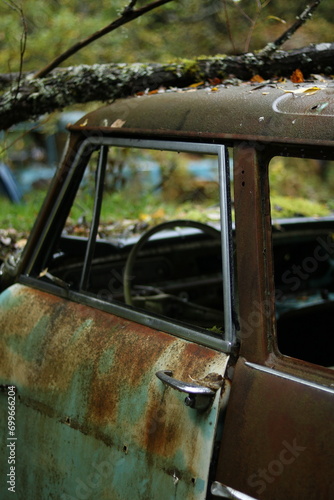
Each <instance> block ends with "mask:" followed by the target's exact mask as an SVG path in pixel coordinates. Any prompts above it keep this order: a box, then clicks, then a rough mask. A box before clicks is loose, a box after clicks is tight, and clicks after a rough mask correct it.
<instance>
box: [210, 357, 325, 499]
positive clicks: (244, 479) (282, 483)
mask: <svg viewBox="0 0 334 500" xmlns="http://www.w3.org/2000/svg"><path fill="white" fill-rule="evenodd" d="M233 384H234V389H233V385H232V391H231V397H230V401H229V407H228V410H227V416H226V421H225V433H224V436H223V441H222V448H221V456H220V463H219V469H218V478H217V479H218V481H220V482H222V483H224V484H227V485H228V486H230V487H232V488H235V489H236V490H239V491H242V492H244V493H247V494H248V495H251V496H253V497H255V498H259V499H270V500H276V499H299V498H305V499H306V498H307V499H308V500H311V499H312V500H318V499H323V500H327V499H329V498H334V476H333V463H334V427H333V408H334V405H333V397H334V388H333V386H332V388H330V387H331V386H330V384H328V383H327V387H326V386H324V385H320V384H319V386H318V387H317V386H316V385H314V384H308V383H307V382H306V381H305V380H303V379H302V378H300V379H298V378H297V377H296V378H293V377H290V378H289V376H288V375H284V376H282V372H280V370H279V368H278V369H277V370H271V369H268V370H267V371H264V370H263V369H262V367H261V366H258V367H257V366H256V365H255V366H252V365H251V364H248V363H245V361H244V360H243V358H240V359H239V361H238V364H237V366H236V370H235V375H234V379H233ZM236 471H241V473H239V474H236Z"/></svg>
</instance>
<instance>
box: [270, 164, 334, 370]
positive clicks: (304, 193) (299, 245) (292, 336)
mask: <svg viewBox="0 0 334 500" xmlns="http://www.w3.org/2000/svg"><path fill="white" fill-rule="evenodd" d="M269 176H270V187H271V214H272V219H273V247H274V267H275V287H276V317H277V342H278V348H279V350H280V351H281V352H282V354H285V355H288V356H291V357H294V358H299V359H302V360H304V361H309V362H311V363H315V364H318V365H322V366H327V367H334V217H333V215H334V201H333V200H334V164H333V162H332V161H324V160H316V159H307V158H283V157H276V158H274V159H273V160H272V161H271V163H270V165H269Z"/></svg>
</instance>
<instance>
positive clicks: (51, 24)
mask: <svg viewBox="0 0 334 500" xmlns="http://www.w3.org/2000/svg"><path fill="white" fill-rule="evenodd" d="M128 3H129V0H128V1H124V0H113V1H112V2H110V0H100V1H99V2H96V1H92V0H86V1H84V2H82V0H48V1H47V2H46V1H45V0H24V2H22V3H20V0H10V1H8V0H1V1H0V68H1V69H0V72H2V73H5V72H9V71H18V69H19V62H20V57H19V53H20V39H21V34H22V19H21V16H20V13H19V12H18V10H17V7H19V6H20V5H21V7H22V10H23V15H24V18H25V22H26V28H27V46H26V51H25V55H24V66H23V69H24V70H26V71H27V70H37V69H39V68H41V67H43V66H44V65H45V64H47V63H48V62H49V61H50V60H52V59H53V58H54V57H55V56H57V55H59V54H60V53H61V52H63V51H64V50H65V49H67V48H68V47H70V46H71V45H73V44H74V43H75V42H77V41H78V40H81V39H82V38H84V37H86V36H88V35H89V34H91V33H93V32H95V31H97V30H99V29H100V28H102V27H104V26H105V25H107V24H109V23H110V22H112V21H113V20H114V19H115V18H116V17H118V16H119V15H120V13H121V12H122V10H123V9H124V8H125V7H126V6H127V4H128ZM145 3H147V2H143V1H142V0H140V1H139V2H138V6H141V5H143V4H145ZM306 4H307V2H306V1H305V0H295V1H294V2H291V1H290V0H271V1H270V0H239V1H237V0H183V1H182V2H181V1H180V0H179V1H174V2H171V3H169V4H166V5H164V6H162V7H159V8H158V9H156V10H154V11H152V12H151V13H148V14H146V15H144V16H143V17H141V18H139V19H137V20H135V21H132V22H131V23H129V24H128V25H126V26H124V27H122V28H120V29H118V30H116V31H115V32H113V33H111V34H110V35H107V36H105V37H103V38H102V39H100V40H98V41H97V42H95V43H93V44H92V45H90V46H88V47H86V48H85V49H83V50H82V51H80V52H79V53H78V54H76V55H75V56H73V57H72V58H71V59H70V60H68V61H67V62H66V63H65V65H67V66H68V65H77V64H94V63H100V64H101V63H109V62H115V63H117V62H127V63H132V62H168V61H171V60H175V59H177V58H189V59H191V58H194V57H196V56H200V55H215V54H236V53H241V52H245V51H248V50H251V51H254V50H258V49H261V48H262V47H263V46H264V45H265V44H266V43H267V42H269V41H273V40H274V39H275V38H276V37H278V36H279V35H280V34H281V33H282V32H283V31H284V30H285V29H286V28H287V26H289V25H291V24H292V23H293V22H294V21H295V18H296V16H297V15H298V14H300V13H301V12H302V10H303V9H304V7H305V6H306ZM15 7H16V8H15ZM333 22H334V10H333V8H332V2H331V1H330V0H324V1H323V2H322V3H321V4H320V6H319V7H318V9H317V10H316V12H315V14H314V16H313V18H312V20H311V21H310V22H309V23H306V25H304V26H303V27H302V28H301V29H300V30H299V31H298V32H297V34H296V35H295V36H294V37H293V39H292V40H291V41H289V42H288V43H287V44H286V45H285V46H284V47H283V48H289V47H290V48H291V47H293V48H297V47H302V46H305V45H307V44H309V43H311V42H314V43H318V42H324V41H330V40H331V39H332V25H333Z"/></svg>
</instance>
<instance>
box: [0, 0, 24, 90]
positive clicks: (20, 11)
mask: <svg viewBox="0 0 334 500" xmlns="http://www.w3.org/2000/svg"><path fill="white" fill-rule="evenodd" d="M3 2H4V3H5V4H6V5H8V7H10V8H11V9H13V10H15V11H16V12H17V13H18V14H19V15H20V18H21V22H22V27H23V31H22V33H21V38H20V65H19V74H18V77H17V85H16V91H15V94H14V100H16V98H17V95H18V93H19V90H20V83H21V80H22V75H23V61H24V54H25V51H26V47H27V35H28V26H27V20H26V18H25V17H24V12H23V9H22V6H21V5H17V4H16V3H15V2H14V1H13V0H9V2H7V1H6V0H3Z"/></svg>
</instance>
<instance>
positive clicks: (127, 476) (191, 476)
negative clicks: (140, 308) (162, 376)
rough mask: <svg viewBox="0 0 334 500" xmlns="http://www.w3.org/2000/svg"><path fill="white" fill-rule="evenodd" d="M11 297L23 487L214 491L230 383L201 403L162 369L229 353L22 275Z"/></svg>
mask: <svg viewBox="0 0 334 500" xmlns="http://www.w3.org/2000/svg"><path fill="white" fill-rule="evenodd" d="M1 308H2V315H1V320H0V330H1V337H0V356H1V359H2V364H1V368H0V383H1V384H13V385H16V386H17V391H18V392H17V395H18V398H19V399H18V401H19V402H18V408H17V423H16V427H17V437H18V441H17V454H18V457H19V460H18V462H17V478H18V480H17V489H18V490H19V495H21V496H19V498H23V497H24V498H27V499H28V498H31V499H35V498H62V499H63V498H64V499H69V498H70V499H73V498H98V499H111V500H115V499H122V500H125V499H131V500H132V499H133V498H138V499H154V498H156V499H159V500H160V499H166V500H167V499H170V498H179V499H204V498H205V495H206V489H207V480H208V467H209V464H210V458H211V453H212V446H213V442H214V434H215V429H216V419H217V415H218V406H219V396H220V393H221V390H220V389H219V390H218V392H217V395H216V397H215V400H214V403H213V405H212V407H211V408H210V409H208V410H206V411H205V412H199V411H196V410H193V409H191V408H188V407H186V406H185V405H184V402H183V401H184V395H182V394H181V393H179V392H178V391H175V390H173V389H172V388H169V387H166V386H165V385H164V384H163V383H162V382H161V381H159V380H158V378H157V377H156V376H155V373H156V372H157V371H158V370H165V369H170V370H172V371H173V373H174V374H175V377H177V378H179V379H180V380H185V381H191V378H190V377H192V378H194V379H201V378H203V377H205V376H206V375H208V374H209V373H212V372H215V373H218V374H224V372H225V368H226V364H227V356H226V355H225V354H222V353H217V352H215V351H213V350H211V349H208V348H205V347H202V346H198V345H196V344H193V343H190V342H187V341H184V340H181V339H178V338H176V337H173V336H171V335H168V334H166V333H163V332H159V331H155V330H152V329H150V328H147V327H144V326H141V325H139V324H136V323H133V322H130V321H128V320H125V319H122V318H119V317H116V316H113V315H111V314H108V313H104V312H102V311H98V310H95V309H92V308H90V307H87V306H83V305H80V304H75V303H73V302H70V301H67V300H65V299H62V298H59V297H56V296H52V295H49V294H46V293H44V292H40V291H37V290H32V289H29V288H27V287H25V286H23V285H18V284H17V285H14V286H13V287H11V288H9V289H7V290H6V291H5V292H3V293H2V295H1ZM222 391H223V389H222ZM0 396H1V395H0ZM0 399H1V406H0V408H1V422H2V423H1V432H2V435H6V429H4V428H3V427H4V426H5V425H6V423H5V420H6V419H5V418H4V414H5V410H6V408H5V398H2V397H1V398H0ZM4 459H5V457H2V458H1V460H2V463H1V470H2V471H3V470H4V468H6V464H4V463H3V460H4ZM2 484H3V483H2ZM2 487H4V486H2ZM85 495H86V496H85ZM1 496H2V498H4V496H3V495H1Z"/></svg>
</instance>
